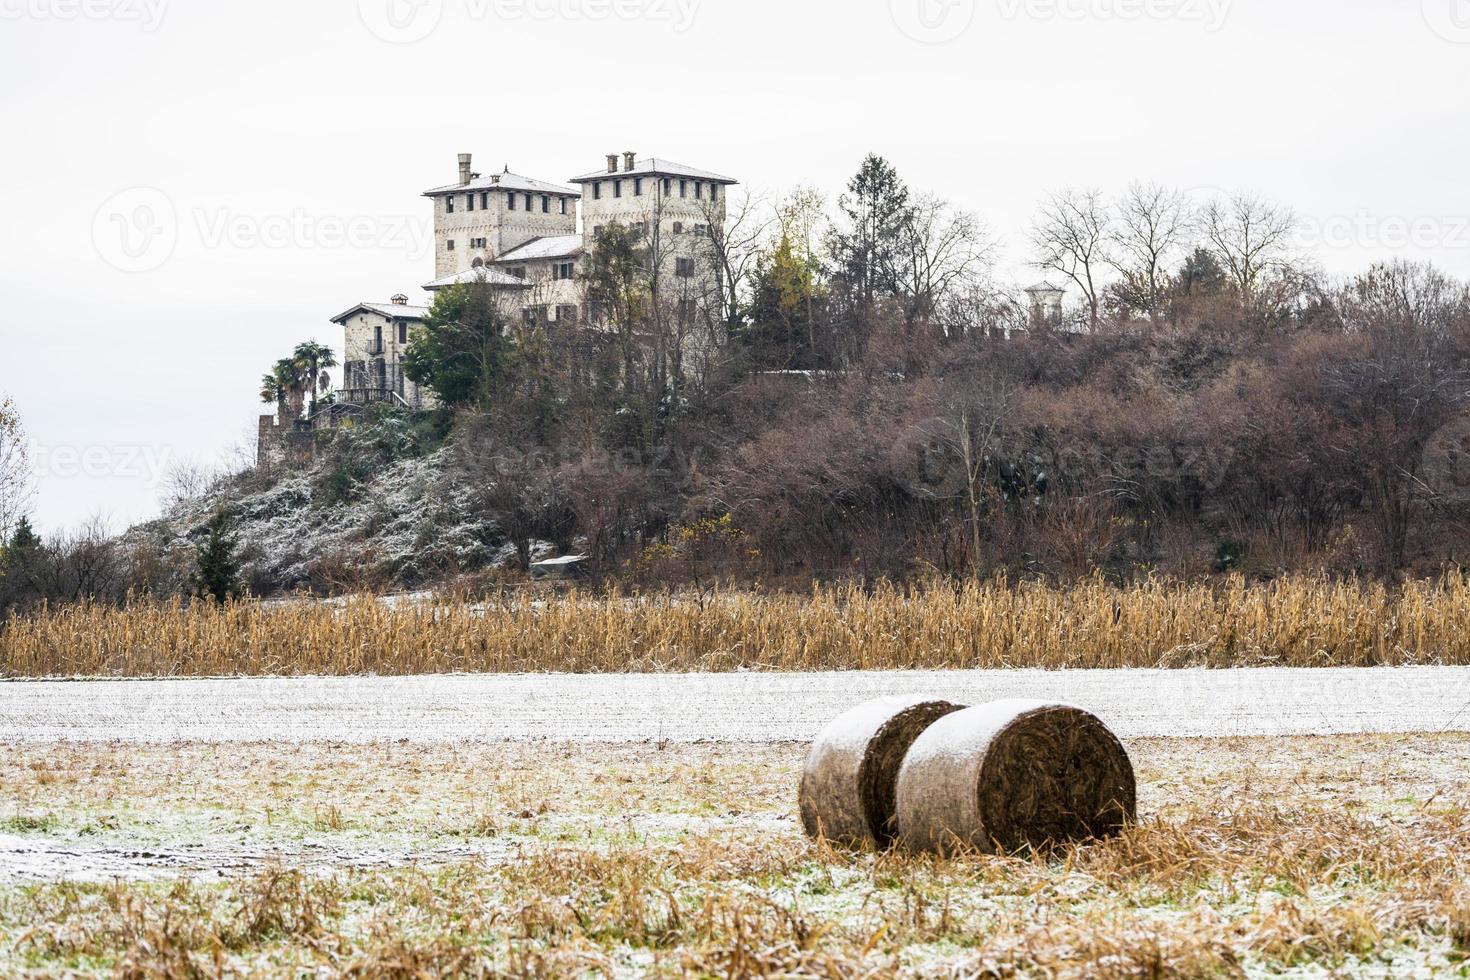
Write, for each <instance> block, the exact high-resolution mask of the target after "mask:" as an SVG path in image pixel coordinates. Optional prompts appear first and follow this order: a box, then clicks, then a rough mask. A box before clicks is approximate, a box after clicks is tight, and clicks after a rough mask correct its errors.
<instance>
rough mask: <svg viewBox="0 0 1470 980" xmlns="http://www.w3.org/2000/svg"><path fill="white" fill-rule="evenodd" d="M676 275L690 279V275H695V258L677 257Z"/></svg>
mask: <svg viewBox="0 0 1470 980" xmlns="http://www.w3.org/2000/svg"><path fill="white" fill-rule="evenodd" d="M674 275H676V276H678V277H679V278H680V279H688V278H689V277H690V276H693V275H694V260H693V259H675V260H674Z"/></svg>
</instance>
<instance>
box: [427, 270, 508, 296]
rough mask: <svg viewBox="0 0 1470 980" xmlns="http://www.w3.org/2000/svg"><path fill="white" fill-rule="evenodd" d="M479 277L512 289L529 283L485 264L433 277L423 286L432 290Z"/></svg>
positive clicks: (471, 280)
mask: <svg viewBox="0 0 1470 980" xmlns="http://www.w3.org/2000/svg"><path fill="white" fill-rule="evenodd" d="M481 278H483V279H484V280H485V281H486V282H488V283H489V284H490V285H492V286H503V287H507V288H513V289H524V288H529V287H530V285H531V284H530V283H528V282H526V280H524V279H518V278H516V277H515V276H513V275H510V274H509V273H506V272H501V271H500V270H499V269H491V268H489V267H488V266H487V267H486V268H483V269H466V270H465V271H463V272H456V273H455V274H454V275H452V276H445V277H444V278H442V279H435V280H434V281H433V282H428V283H424V288H425V289H427V290H430V291H433V290H435V289H444V288H445V287H447V286H454V285H457V284H459V283H462V282H475V281H477V280H479V279H481Z"/></svg>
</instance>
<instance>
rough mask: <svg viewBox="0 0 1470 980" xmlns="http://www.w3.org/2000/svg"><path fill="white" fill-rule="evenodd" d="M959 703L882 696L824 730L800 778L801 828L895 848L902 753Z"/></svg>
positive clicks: (853, 843)
mask: <svg viewBox="0 0 1470 980" xmlns="http://www.w3.org/2000/svg"><path fill="white" fill-rule="evenodd" d="M962 707H963V705H958V704H951V703H950V702H948V701H940V700H935V699H932V698H921V697H887V698H879V699H878V700H876V701H869V702H867V703H866V704H860V705H858V706H857V707H856V708H853V709H851V710H850V711H845V712H843V713H842V714H841V715H838V716H837V718H836V719H834V720H833V721H832V723H831V724H829V725H828V726H827V727H826V728H824V729H822V731H821V733H820V734H819V735H818V736H817V738H816V741H814V742H813V743H812V749H811V752H810V753H808V754H807V758H806V765H805V767H804V768H803V769H802V773H801V789H800V791H799V792H798V794H797V798H798V802H799V804H800V807H801V825H802V827H803V828H805V830H806V832H807V834H808V835H809V836H811V837H825V838H826V839H827V840H830V841H832V842H834V843H837V844H841V845H843V846H845V847H862V846H863V845H864V844H874V845H877V846H879V847H888V846H890V845H892V843H893V839H894V826H893V804H894V794H895V787H896V784H897V781H898V770H899V767H900V766H901V765H902V764H903V757H904V753H906V752H907V751H908V749H909V746H910V745H912V744H913V742H914V739H916V738H918V737H919V734H920V733H921V732H923V731H924V729H926V728H928V727H929V726H930V725H932V724H933V723H934V722H935V721H936V720H937V719H939V718H942V717H944V716H945V715H947V714H951V713H952V712H955V711H959V710H961V708H962Z"/></svg>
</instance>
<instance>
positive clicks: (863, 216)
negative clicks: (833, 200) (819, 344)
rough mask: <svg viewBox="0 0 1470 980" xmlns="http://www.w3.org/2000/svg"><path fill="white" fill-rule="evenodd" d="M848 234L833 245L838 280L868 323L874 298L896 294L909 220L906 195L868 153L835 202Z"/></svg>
mask: <svg viewBox="0 0 1470 980" xmlns="http://www.w3.org/2000/svg"><path fill="white" fill-rule="evenodd" d="M838 206H839V207H841V209H842V212H843V215H844V216H845V217H846V223H847V228H846V230H845V231H844V232H842V233H839V234H838V235H837V236H836V239H835V241H834V243H833V244H834V248H833V253H834V256H835V257H836V259H837V260H838V263H839V268H838V270H837V272H838V275H839V276H840V277H841V278H842V279H843V280H844V281H845V282H846V283H847V285H848V287H849V288H850V289H851V290H853V292H854V294H855V296H854V298H855V301H856V305H857V307H858V313H859V314H860V315H861V316H862V317H863V318H864V319H866V318H867V317H868V316H869V315H871V313H872V309H873V299H874V297H876V296H891V295H893V294H894V293H895V292H896V291H897V288H898V282H897V272H896V267H897V263H898V250H899V248H900V247H901V245H902V243H903V238H904V234H905V232H906V231H907V230H908V228H909V223H910V221H911V219H912V217H913V206H912V205H911V204H910V202H909V190H908V187H906V186H905V185H904V182H903V180H902V179H900V178H899V176H898V171H897V170H895V169H894V168H893V165H892V164H891V163H889V162H888V161H887V160H885V159H883V158H882V157H880V156H878V155H877V154H873V153H870V154H868V157H867V159H866V160H864V161H863V165H862V168H861V169H860V170H858V172H857V174H856V175H855V176H854V177H853V178H852V180H851V181H849V182H848V185H847V193H846V194H843V195H842V197H841V198H839V199H838Z"/></svg>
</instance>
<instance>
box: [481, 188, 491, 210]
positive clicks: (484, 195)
mask: <svg viewBox="0 0 1470 980" xmlns="http://www.w3.org/2000/svg"><path fill="white" fill-rule="evenodd" d="M480 210H481V211H489V210H490V192H489V191H481V192H480Z"/></svg>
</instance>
